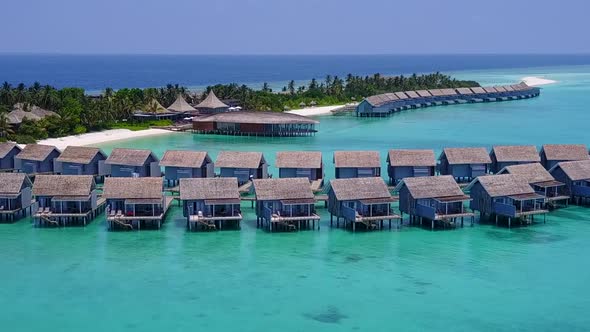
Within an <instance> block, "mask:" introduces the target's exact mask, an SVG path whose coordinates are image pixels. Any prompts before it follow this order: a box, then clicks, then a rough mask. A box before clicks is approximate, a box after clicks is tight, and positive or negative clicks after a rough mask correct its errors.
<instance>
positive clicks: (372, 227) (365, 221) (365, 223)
mask: <svg viewBox="0 0 590 332" xmlns="http://www.w3.org/2000/svg"><path fill="white" fill-rule="evenodd" d="M360 222H361V223H362V224H364V225H365V226H366V227H367V229H375V228H377V225H375V224H374V223H373V222H371V221H369V220H361V221H360Z"/></svg>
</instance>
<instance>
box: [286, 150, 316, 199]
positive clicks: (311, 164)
mask: <svg viewBox="0 0 590 332" xmlns="http://www.w3.org/2000/svg"><path fill="white" fill-rule="evenodd" d="M275 166H276V167H277V168H278V169H279V178H307V179H308V180H309V181H310V182H311V188H312V191H314V192H317V191H319V190H321V188H322V186H323V183H324V162H323V161H322V153H321V152H319V151H282V152H277V157H276V160H275Z"/></svg>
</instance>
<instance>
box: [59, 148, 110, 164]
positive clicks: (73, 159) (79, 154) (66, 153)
mask: <svg viewBox="0 0 590 332" xmlns="http://www.w3.org/2000/svg"><path fill="white" fill-rule="evenodd" d="M97 154H100V155H101V156H102V157H103V158H104V159H106V157H107V155H106V154H105V153H104V152H102V150H101V149H99V148H93V147H89V146H73V145H70V146H68V147H66V148H65V149H64V150H63V151H62V153H61V154H60V155H59V157H58V158H57V159H56V160H57V161H59V162H62V163H76V164H84V165H88V164H90V162H91V161H92V159H94V157H96V155H97Z"/></svg>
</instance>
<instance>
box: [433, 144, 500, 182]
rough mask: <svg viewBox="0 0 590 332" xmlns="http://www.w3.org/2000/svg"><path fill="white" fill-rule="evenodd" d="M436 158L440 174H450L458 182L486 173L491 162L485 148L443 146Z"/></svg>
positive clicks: (467, 180)
mask: <svg viewBox="0 0 590 332" xmlns="http://www.w3.org/2000/svg"><path fill="white" fill-rule="evenodd" d="M438 160H439V165H438V168H439V172H440V174H441V175H452V176H453V177H454V178H455V179H456V180H457V181H459V182H469V181H471V180H473V179H474V178H476V177H478V176H480V175H485V174H487V173H488V169H489V165H490V164H491V163H492V160H491V159H490V156H489V154H488V151H487V150H486V149H485V148H445V149H444V150H443V152H442V154H441V155H440V157H439V158H438Z"/></svg>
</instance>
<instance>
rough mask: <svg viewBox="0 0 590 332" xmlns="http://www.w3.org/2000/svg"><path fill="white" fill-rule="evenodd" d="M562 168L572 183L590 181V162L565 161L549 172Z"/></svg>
mask: <svg viewBox="0 0 590 332" xmlns="http://www.w3.org/2000/svg"><path fill="white" fill-rule="evenodd" d="M557 168H561V169H562V170H563V172H564V173H565V174H566V175H567V176H568V177H569V178H570V180H572V181H581V180H590V160H579V161H563V162H560V163H559V164H557V165H555V166H553V168H552V169H550V170H549V172H553V171H554V170H555V169H557Z"/></svg>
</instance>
